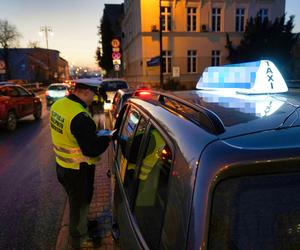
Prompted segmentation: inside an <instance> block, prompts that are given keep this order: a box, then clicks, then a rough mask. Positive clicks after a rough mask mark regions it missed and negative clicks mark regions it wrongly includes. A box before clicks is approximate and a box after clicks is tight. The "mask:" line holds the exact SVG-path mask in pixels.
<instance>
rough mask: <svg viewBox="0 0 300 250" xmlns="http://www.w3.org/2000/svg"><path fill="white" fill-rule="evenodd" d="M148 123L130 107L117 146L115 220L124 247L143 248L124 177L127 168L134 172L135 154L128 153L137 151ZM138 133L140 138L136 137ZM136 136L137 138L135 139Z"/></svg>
mask: <svg viewBox="0 0 300 250" xmlns="http://www.w3.org/2000/svg"><path fill="white" fill-rule="evenodd" d="M141 119H142V120H141ZM146 125H147V121H146V120H145V119H144V118H142V116H141V114H140V112H139V111H138V110H136V109H134V108H132V109H129V110H128V112H126V113H125V115H124V122H123V126H122V129H121V133H120V135H119V138H120V139H119V142H118V144H117V148H116V157H115V161H114V167H115V172H116V177H117V178H116V185H115V193H114V211H113V214H114V221H115V222H116V223H117V225H118V230H119V232H120V244H121V246H122V248H124V249H141V243H140V238H141V237H139V235H138V234H137V232H136V230H135V229H134V225H132V221H133V220H132V218H131V216H132V215H131V213H130V204H129V203H128V202H129V199H128V195H130V194H129V193H128V191H127V190H126V183H124V178H125V171H126V169H127V168H129V172H131V173H132V174H133V173H134V168H132V167H133V166H134V165H133V163H132V162H133V161H134V159H133V156H131V158H129V156H128V154H129V152H130V149H131V147H134V148H135V150H136V151H137V150H138V148H139V146H140V142H141V139H142V137H143V131H145V129H146ZM138 135H139V140H137V137H136V136H138ZM134 138H136V140H134V141H133V139H134ZM124 185H125V186H124ZM125 235H126V236H125Z"/></svg>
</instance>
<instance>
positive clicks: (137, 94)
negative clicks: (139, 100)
mask: <svg viewBox="0 0 300 250" xmlns="http://www.w3.org/2000/svg"><path fill="white" fill-rule="evenodd" d="M135 95H136V96H149V95H151V93H150V92H149V91H137V92H136V93H135Z"/></svg>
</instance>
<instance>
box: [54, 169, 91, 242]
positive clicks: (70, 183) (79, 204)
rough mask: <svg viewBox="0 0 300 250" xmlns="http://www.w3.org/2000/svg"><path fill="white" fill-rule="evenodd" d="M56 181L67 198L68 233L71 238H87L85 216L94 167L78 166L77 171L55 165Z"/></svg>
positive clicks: (89, 199)
mask: <svg viewBox="0 0 300 250" xmlns="http://www.w3.org/2000/svg"><path fill="white" fill-rule="evenodd" d="M56 172H57V178H58V181H59V182H60V183H61V184H62V186H63V187H64V189H65V190H66V192H67V194H68V197H69V206H70V219H69V221H70V222H69V223H70V225H69V231H70V235H71V237H72V238H76V237H85V236H87V232H88V229H87V220H86V219H87V215H88V210H89V205H90V203H91V201H92V197H93V191H94V176H95V165H87V164H85V165H84V166H80V169H79V170H74V169H68V168H63V167H61V166H59V165H58V164H56Z"/></svg>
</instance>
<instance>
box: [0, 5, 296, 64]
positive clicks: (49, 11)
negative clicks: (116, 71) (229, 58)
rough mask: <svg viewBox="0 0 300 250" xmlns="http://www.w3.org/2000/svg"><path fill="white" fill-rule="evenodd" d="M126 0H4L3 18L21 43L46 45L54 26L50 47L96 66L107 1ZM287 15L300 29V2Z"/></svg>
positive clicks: (24, 45) (49, 41)
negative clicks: (46, 29) (45, 31)
mask: <svg viewBox="0 0 300 250" xmlns="http://www.w3.org/2000/svg"><path fill="white" fill-rule="evenodd" d="M122 2H123V1H122V0H0V3H1V4H0V6H1V15H0V19H2V20H3V19H6V20H7V21H8V22H9V23H10V24H13V25H15V26H16V27H17V29H18V31H19V32H20V33H21V34H22V37H21V39H20V44H19V45H20V47H27V46H28V43H29V41H31V42H34V41H38V42H39V46H40V47H43V48H45V47H46V41H45V37H41V36H40V35H39V31H40V28H41V27H42V26H45V25H47V26H50V27H51V28H52V30H53V33H54V35H53V36H49V39H48V43H49V48H50V49H56V50H59V51H60V52H61V53H60V55H61V56H62V57H63V58H65V59H66V60H68V62H69V64H70V65H71V63H74V64H76V65H80V66H82V67H84V66H89V67H91V68H94V67H96V62H95V51H96V48H97V46H98V36H97V32H98V29H97V26H99V24H100V19H101V17H102V13H103V8H104V4H105V3H113V4H114V3H122ZM286 12H287V17H289V16H290V15H295V24H296V25H295V28H294V31H295V32H300V14H298V16H297V13H300V2H299V0H286Z"/></svg>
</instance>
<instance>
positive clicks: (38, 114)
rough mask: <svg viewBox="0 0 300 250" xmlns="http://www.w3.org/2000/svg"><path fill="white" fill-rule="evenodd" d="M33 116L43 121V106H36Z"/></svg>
mask: <svg viewBox="0 0 300 250" xmlns="http://www.w3.org/2000/svg"><path fill="white" fill-rule="evenodd" d="M33 116H34V118H35V119H36V120H39V119H41V117H42V105H41V104H39V105H36V106H35V107H34V112H33Z"/></svg>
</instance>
